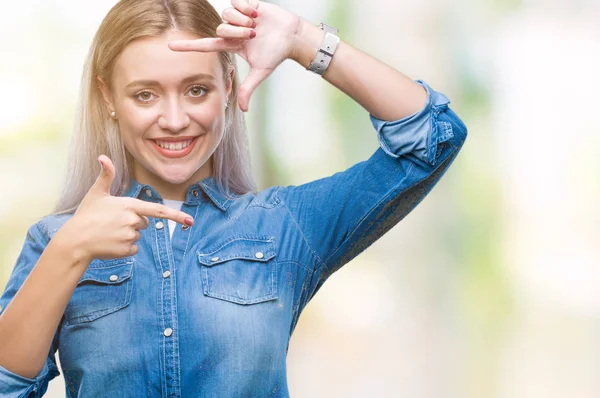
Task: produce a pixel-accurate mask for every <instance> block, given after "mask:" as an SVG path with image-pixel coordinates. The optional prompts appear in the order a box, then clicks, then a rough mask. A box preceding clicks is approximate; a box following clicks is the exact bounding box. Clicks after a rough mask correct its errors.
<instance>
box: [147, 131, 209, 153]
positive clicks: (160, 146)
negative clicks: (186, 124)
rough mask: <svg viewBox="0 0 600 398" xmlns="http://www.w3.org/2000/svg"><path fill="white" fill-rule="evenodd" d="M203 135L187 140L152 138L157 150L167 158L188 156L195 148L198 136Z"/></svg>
mask: <svg viewBox="0 0 600 398" xmlns="http://www.w3.org/2000/svg"><path fill="white" fill-rule="evenodd" d="M200 137H202V136H198V137H194V138H193V139H191V140H185V141H178V142H173V141H161V140H150V141H151V142H152V146H153V147H154V149H156V151H157V152H158V153H159V154H161V155H162V156H164V157H166V158H182V157H184V156H187V155H189V154H190V152H192V150H193V149H194V147H195V145H196V142H198V138H200Z"/></svg>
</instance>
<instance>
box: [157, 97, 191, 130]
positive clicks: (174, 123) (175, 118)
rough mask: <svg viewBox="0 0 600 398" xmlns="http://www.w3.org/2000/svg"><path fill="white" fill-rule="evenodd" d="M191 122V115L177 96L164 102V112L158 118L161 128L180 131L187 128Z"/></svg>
mask: <svg viewBox="0 0 600 398" xmlns="http://www.w3.org/2000/svg"><path fill="white" fill-rule="evenodd" d="M189 123H190V117H189V115H188V114H187V112H186V110H185V109H184V106H182V104H180V103H179V101H178V99H177V98H171V99H169V100H167V101H165V102H164V106H163V109H162V112H161V114H160V116H159V118H158V126H159V127H160V128H162V129H164V130H170V131H172V132H178V131H181V130H183V129H185V128H186V127H187V126H188V124H189Z"/></svg>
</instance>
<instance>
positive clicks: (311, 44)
mask: <svg viewBox="0 0 600 398" xmlns="http://www.w3.org/2000/svg"><path fill="white" fill-rule="evenodd" d="M299 18H300V22H299V23H298V29H297V30H296V33H295V35H294V45H293V50H292V56H291V57H290V58H291V59H293V60H294V61H296V62H297V63H299V64H300V65H302V67H303V68H305V69H307V68H308V67H309V65H310V63H311V62H312V60H313V59H314V58H315V56H316V54H317V52H318V51H319V48H320V46H321V42H322V41H323V36H324V32H323V30H321V29H320V28H319V27H318V26H316V25H313V24H312V23H310V22H308V21H307V20H305V19H304V18H301V17H299Z"/></svg>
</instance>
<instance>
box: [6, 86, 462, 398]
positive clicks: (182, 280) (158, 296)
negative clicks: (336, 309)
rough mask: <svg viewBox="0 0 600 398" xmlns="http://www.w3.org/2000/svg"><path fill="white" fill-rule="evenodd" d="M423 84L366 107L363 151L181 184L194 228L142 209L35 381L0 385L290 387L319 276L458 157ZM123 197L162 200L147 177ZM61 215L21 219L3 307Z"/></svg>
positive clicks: (451, 130) (221, 397)
mask: <svg viewBox="0 0 600 398" xmlns="http://www.w3.org/2000/svg"><path fill="white" fill-rule="evenodd" d="M417 82H418V83H419V84H421V85H422V86H424V87H425V88H426V89H427V93H428V95H427V103H426V105H425V107H424V108H423V109H422V110H421V111H419V112H417V113H415V114H413V115H410V116H408V117H406V118H403V119H401V120H396V121H383V120H380V119H377V118H375V117H373V116H372V115H369V116H370V118H371V121H372V123H373V126H374V128H375V130H376V132H377V135H378V139H379V144H380V145H379V146H380V147H379V148H378V149H377V150H376V151H375V153H373V155H372V156H371V157H370V158H369V159H367V160H365V161H362V162H359V163H357V164H355V165H353V166H352V167H350V168H348V169H347V170H344V171H341V172H338V173H335V174H333V175H332V176H329V177H326V178H322V179H318V180H316V181H312V182H309V183H306V184H302V185H299V186H293V185H292V186H273V187H269V188H267V189H264V190H262V191H260V192H259V193H258V194H252V193H248V194H244V195H237V194H232V195H230V196H226V195H224V194H223V193H221V192H220V191H219V190H218V188H217V187H216V185H215V180H214V178H213V177H209V178H206V179H204V180H201V181H198V182H197V183H195V184H193V185H191V186H190V187H189V189H188V191H187V195H186V200H185V203H184V204H183V205H182V211H184V212H186V213H188V214H190V215H191V216H193V217H194V220H195V224H194V226H193V227H191V228H186V227H183V226H182V225H181V224H177V229H176V230H175V231H174V233H173V237H172V239H170V237H169V232H168V228H167V225H166V222H165V221H164V220H163V221H161V220H159V219H154V218H150V225H149V227H148V228H147V229H145V230H142V231H141V232H142V234H141V239H140V241H139V242H138V246H139V251H138V253H137V254H136V255H134V256H130V257H125V258H117V259H112V260H98V259H95V260H93V261H92V262H91V263H90V265H89V268H88V269H87V270H86V272H85V274H84V275H83V276H82V278H81V280H80V281H79V283H78V285H77V287H76V288H75V291H74V293H73V296H72V298H71V300H70V302H69V303H68V305H67V307H66V309H65V312H64V316H63V318H62V320H61V322H60V325H59V327H58V329H57V332H56V335H55V338H54V341H53V343H52V346H51V349H50V352H49V354H48V359H47V361H46V364H45V366H44V368H43V369H42V370H41V372H40V373H39V375H38V376H37V377H35V378H33V379H30V378H25V377H21V376H19V375H16V374H14V373H12V372H10V371H8V370H7V369H4V368H2V367H0V392H1V393H0V396H2V397H8V396H9V397H39V396H41V395H42V394H43V393H44V392H45V391H46V389H47V384H48V382H49V380H51V379H52V378H54V377H56V376H58V375H59V371H58V369H57V367H56V362H55V353H56V350H57V349H58V353H59V355H60V362H61V364H62V370H63V376H64V378H65V384H66V394H67V396H69V397H76V396H77V397H78V396H82V397H117V396H118V397H142V396H144V397H182V396H183V397H218V398H228V397H231V398H234V397H235V398H239V397H288V396H289V393H288V386H287V381H286V354H287V350H288V345H289V341H290V337H291V335H292V332H293V330H294V328H295V326H296V324H297V322H298V317H299V316H300V314H301V313H302V310H303V309H304V307H305V306H306V304H307V303H308V302H309V301H310V300H311V298H312V297H313V296H314V295H315V293H316V292H317V291H318V290H319V288H320V287H321V286H322V285H323V283H324V282H325V281H326V280H327V278H328V277H329V276H331V275H332V274H333V273H334V272H335V271H337V270H338V269H340V268H341V267H342V266H343V265H344V264H346V263H348V262H349V261H350V260H351V259H352V258H354V257H355V256H357V255H358V254H359V253H361V252H362V251H363V250H364V249H366V248H367V247H368V246H369V245H371V244H372V243H373V242H374V241H376V240H377V239H378V238H379V237H381V236H382V235H383V234H385V233H386V232H387V231H388V230H389V229H390V228H392V227H393V226H394V225H396V224H397V223H398V222H399V221H400V220H401V219H402V218H403V217H405V216H406V215H407V214H408V213H409V212H410V211H411V210H412V209H413V208H414V207H415V206H416V205H417V204H418V203H419V202H420V201H421V200H422V199H423V198H424V197H425V196H426V195H427V193H428V192H429V191H430V190H431V189H432V188H433V186H434V185H435V184H436V183H437V181H438V180H439V179H440V177H441V176H442V175H443V174H444V173H445V171H446V170H447V169H448V167H449V166H450V164H451V163H452V162H453V160H454V159H455V157H456V155H457V154H458V151H459V149H460V148H461V146H462V145H463V142H464V141H465V138H466V135H467V129H466V127H465V125H464V124H463V122H462V121H461V120H460V119H459V118H458V117H457V116H456V114H455V113H454V112H453V111H452V110H451V109H450V108H448V103H449V99H448V98H447V97H446V96H444V95H443V94H441V93H438V92H436V91H434V90H432V89H431V87H429V86H428V85H427V84H425V83H424V82H422V81H420V80H417ZM127 196H130V197H135V198H139V199H141V200H145V201H150V202H155V203H162V199H161V197H160V195H159V194H158V192H157V191H156V190H155V189H154V188H153V187H152V186H149V185H142V184H140V183H138V182H136V181H134V182H133V184H132V185H131V187H130V189H129V191H128V192H127ZM69 217H71V215H61V216H56V215H52V216H47V217H44V218H43V219H41V220H40V221H39V222H37V223H36V224H34V225H33V226H31V227H30V228H29V231H28V233H27V237H26V239H25V243H24V245H23V248H22V252H21V253H20V255H19V257H18V259H17V262H16V265H15V267H14V269H13V272H12V274H11V276H10V279H9V281H8V284H7V286H6V289H5V291H4V293H3V295H2V296H1V297H0V306H1V308H6V306H7V305H8V304H9V302H10V300H11V299H12V298H13V297H14V295H15V293H16V292H17V290H18V289H19V287H20V286H21V285H22V283H23V281H24V280H25V278H26V277H27V275H28V274H29V272H30V271H31V269H32V267H33V266H34V265H35V264H36V262H37V260H38V258H39V256H40V254H41V252H42V251H43V250H44V248H45V246H46V245H47V244H48V242H49V240H50V239H52V237H53V235H54V234H55V233H56V231H57V230H58V229H59V228H60V227H61V226H62V225H63V224H64V223H65V221H67V220H68V218H69Z"/></svg>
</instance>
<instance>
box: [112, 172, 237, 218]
mask: <svg viewBox="0 0 600 398" xmlns="http://www.w3.org/2000/svg"><path fill="white" fill-rule="evenodd" d="M201 193H203V194H204V195H201ZM124 196H128V197H130V198H136V199H143V200H148V201H152V202H159V201H160V200H161V197H160V195H159V194H158V192H157V191H156V190H155V189H154V188H153V187H152V186H151V185H148V184H141V183H139V182H138V181H137V180H136V179H135V178H132V179H131V183H130V185H129V188H128V189H127V192H126V193H125V195H124ZM203 196H207V197H208V198H209V199H210V201H211V202H212V203H213V204H214V205H215V206H217V207H218V208H219V209H221V210H223V211H226V210H227V208H228V207H229V205H230V204H231V201H232V199H233V198H234V197H235V194H234V193H231V195H229V196H227V195H226V194H225V193H224V192H223V191H221V190H220V189H219V187H218V186H217V181H216V178H215V177H213V176H210V177H206V178H205V179H203V180H200V181H198V182H196V183H194V184H192V185H190V186H189V188H188V190H187V194H186V199H185V203H186V204H191V205H197V204H199V203H200V202H202V197H203Z"/></svg>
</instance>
